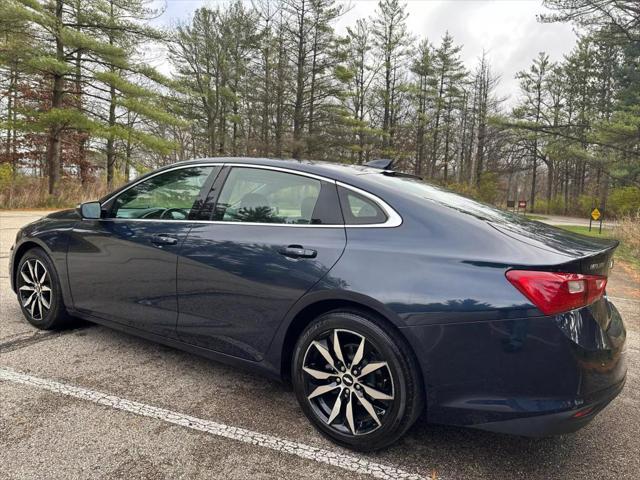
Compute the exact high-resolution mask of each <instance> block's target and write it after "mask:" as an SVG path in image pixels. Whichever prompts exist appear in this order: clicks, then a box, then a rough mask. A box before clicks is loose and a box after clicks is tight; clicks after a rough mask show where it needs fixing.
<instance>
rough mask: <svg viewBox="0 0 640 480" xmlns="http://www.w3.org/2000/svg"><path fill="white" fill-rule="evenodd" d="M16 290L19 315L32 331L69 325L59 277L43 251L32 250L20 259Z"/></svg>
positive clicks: (38, 249)
mask: <svg viewBox="0 0 640 480" xmlns="http://www.w3.org/2000/svg"><path fill="white" fill-rule="evenodd" d="M16 287H17V293H18V301H19V302H20V308H21V310H22V314H23V315H24V316H25V318H26V319H27V320H28V321H29V323H30V324H31V325H33V326H34V327H37V328H40V329H42V330H51V329H55V328H61V327H66V326H68V325H69V324H70V323H71V317H70V316H69V314H68V313H67V310H66V308H65V306H64V301H63V299H62V291H61V288H60V280H59V278H58V274H57V272H56V270H55V267H54V266H53V262H52V261H51V260H50V259H49V257H48V256H47V254H46V253H45V252H44V250H42V249H40V248H33V249H31V250H29V251H28V252H26V253H25V254H24V255H23V256H22V258H21V259H20V263H19V264H18V271H17V275H16Z"/></svg>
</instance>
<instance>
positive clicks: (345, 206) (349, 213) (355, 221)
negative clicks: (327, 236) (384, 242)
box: [339, 187, 387, 225]
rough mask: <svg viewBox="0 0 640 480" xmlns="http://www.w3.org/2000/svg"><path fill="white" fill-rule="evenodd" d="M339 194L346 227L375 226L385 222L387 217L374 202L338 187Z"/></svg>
mask: <svg viewBox="0 0 640 480" xmlns="http://www.w3.org/2000/svg"><path fill="white" fill-rule="evenodd" d="M339 193H340V203H341V204H342V213H343V214H344V219H345V223H346V224H347V225H375V224H379V223H384V222H386V221H387V216H386V215H385V213H384V212H383V211H382V209H381V208H380V207H379V206H378V205H377V204H376V203H375V202H374V201H372V200H370V199H368V198H367V197H365V196H363V195H360V194H359V193H356V192H354V191H352V190H349V189H347V188H343V187H339Z"/></svg>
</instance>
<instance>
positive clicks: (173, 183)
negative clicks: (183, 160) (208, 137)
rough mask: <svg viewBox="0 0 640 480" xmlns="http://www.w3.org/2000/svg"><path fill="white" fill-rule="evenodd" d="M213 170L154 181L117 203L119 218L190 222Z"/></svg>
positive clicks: (170, 174) (170, 175) (167, 175)
mask: <svg viewBox="0 0 640 480" xmlns="http://www.w3.org/2000/svg"><path fill="white" fill-rule="evenodd" d="M212 170H213V167H193V168H181V169H178V170H172V171H170V172H166V173H162V174H160V175H156V176H155V177H151V178H150V179H148V180H145V181H144V182H141V183H139V184H138V185H136V186H134V187H131V188H130V189H128V190H126V191H125V192H123V193H122V194H121V195H120V196H119V197H118V198H117V199H116V201H115V202H114V204H113V208H112V210H111V216H112V217H115V218H155V219H164V220H186V219H188V218H189V215H190V214H191V211H192V210H193V208H194V203H195V202H196V200H197V199H198V197H199V195H200V190H202V187H203V186H204V184H205V182H206V180H207V178H208V177H209V174H210V173H211V171H212Z"/></svg>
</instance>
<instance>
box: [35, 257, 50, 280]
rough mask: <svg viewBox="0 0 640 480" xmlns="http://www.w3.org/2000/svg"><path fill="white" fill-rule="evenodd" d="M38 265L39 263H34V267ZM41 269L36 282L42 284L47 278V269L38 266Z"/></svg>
mask: <svg viewBox="0 0 640 480" xmlns="http://www.w3.org/2000/svg"><path fill="white" fill-rule="evenodd" d="M38 264H40V262H38V263H36V265H38ZM40 266H41V267H42V276H41V277H40V280H38V281H39V282H40V283H43V282H44V280H45V278H47V269H46V268H44V265H40Z"/></svg>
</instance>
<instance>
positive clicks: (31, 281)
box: [20, 272, 35, 285]
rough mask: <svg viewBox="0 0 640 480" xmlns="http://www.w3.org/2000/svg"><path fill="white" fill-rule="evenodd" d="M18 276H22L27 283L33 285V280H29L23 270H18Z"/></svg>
mask: <svg viewBox="0 0 640 480" xmlns="http://www.w3.org/2000/svg"><path fill="white" fill-rule="evenodd" d="M20 276H21V277H22V279H23V280H24V281H25V282H27V283H28V284H29V285H33V284H34V283H35V282H34V281H33V280H31V279H30V278H29V277H28V276H27V274H26V273H24V272H20Z"/></svg>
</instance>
